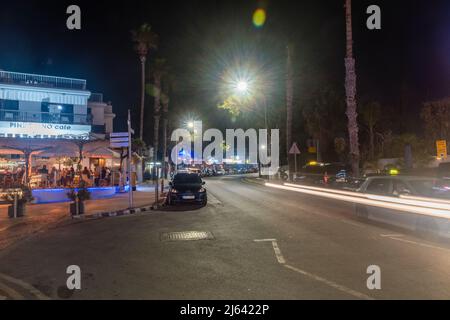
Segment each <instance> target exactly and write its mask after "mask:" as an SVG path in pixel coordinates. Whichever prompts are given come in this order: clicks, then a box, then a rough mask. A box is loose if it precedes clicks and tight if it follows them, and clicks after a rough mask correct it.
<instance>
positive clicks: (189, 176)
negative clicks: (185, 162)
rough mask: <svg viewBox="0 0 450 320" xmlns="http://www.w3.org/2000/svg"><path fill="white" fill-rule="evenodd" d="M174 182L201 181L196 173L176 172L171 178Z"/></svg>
mask: <svg viewBox="0 0 450 320" xmlns="http://www.w3.org/2000/svg"><path fill="white" fill-rule="evenodd" d="M173 182H174V183H202V179H201V178H200V176H199V175H198V174H196V173H178V174H176V175H175V177H174V179H173Z"/></svg>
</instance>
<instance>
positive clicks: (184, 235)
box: [161, 231, 214, 241]
mask: <svg viewBox="0 0 450 320" xmlns="http://www.w3.org/2000/svg"><path fill="white" fill-rule="evenodd" d="M212 239H214V236H213V234H212V233H211V232H209V231H182V232H164V233H161V241H189V240H212Z"/></svg>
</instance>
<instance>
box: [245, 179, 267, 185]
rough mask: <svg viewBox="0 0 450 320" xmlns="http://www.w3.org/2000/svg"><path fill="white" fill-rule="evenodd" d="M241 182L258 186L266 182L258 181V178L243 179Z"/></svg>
mask: <svg viewBox="0 0 450 320" xmlns="http://www.w3.org/2000/svg"><path fill="white" fill-rule="evenodd" d="M242 181H244V182H246V183H250V184H254V185H258V186H263V185H264V184H265V183H266V181H265V180H264V179H259V178H254V179H249V178H243V179H242Z"/></svg>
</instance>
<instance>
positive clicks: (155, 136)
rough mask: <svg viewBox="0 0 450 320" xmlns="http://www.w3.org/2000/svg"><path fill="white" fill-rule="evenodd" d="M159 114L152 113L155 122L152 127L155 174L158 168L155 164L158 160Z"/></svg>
mask: <svg viewBox="0 0 450 320" xmlns="http://www.w3.org/2000/svg"><path fill="white" fill-rule="evenodd" d="M159 118H160V115H159V114H155V115H154V119H155V124H154V127H153V130H154V131H153V152H154V153H153V162H154V164H155V166H154V168H155V175H157V174H158V168H157V166H156V163H157V162H158V141H159Z"/></svg>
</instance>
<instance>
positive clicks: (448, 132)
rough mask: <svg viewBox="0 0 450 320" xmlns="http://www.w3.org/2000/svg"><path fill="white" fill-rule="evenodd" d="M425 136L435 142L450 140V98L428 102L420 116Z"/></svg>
mask: <svg viewBox="0 0 450 320" xmlns="http://www.w3.org/2000/svg"><path fill="white" fill-rule="evenodd" d="M420 116H421V118H422V120H423V121H424V125H425V136H426V137H427V138H428V139H429V140H430V141H432V142H433V144H434V141H436V140H440V139H444V140H449V139H450V98H447V99H441V100H438V101H432V102H426V103H424V106H423V108H422V111H421V114H420Z"/></svg>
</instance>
